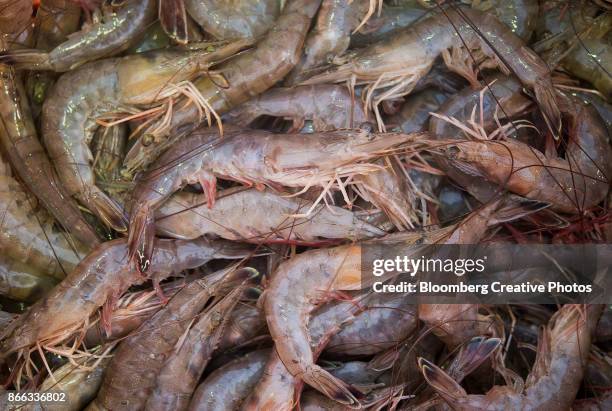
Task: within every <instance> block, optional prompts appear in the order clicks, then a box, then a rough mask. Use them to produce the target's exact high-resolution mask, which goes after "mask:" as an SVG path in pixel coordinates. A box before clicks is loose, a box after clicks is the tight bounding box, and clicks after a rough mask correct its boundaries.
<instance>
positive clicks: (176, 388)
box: [145, 286, 244, 411]
mask: <svg viewBox="0 0 612 411" xmlns="http://www.w3.org/2000/svg"><path fill="white" fill-rule="evenodd" d="M243 291H244V286H239V287H237V288H235V289H234V290H232V291H231V292H230V293H229V294H227V295H226V296H225V297H223V299H221V300H220V301H219V302H218V303H216V304H215V305H214V306H212V307H207V308H206V310H205V311H204V312H202V313H200V318H199V319H198V320H197V321H196V322H195V323H194V324H193V326H192V327H191V328H190V329H189V332H188V334H187V336H186V337H185V339H184V341H181V345H180V347H177V348H176V350H175V352H174V353H173V354H172V355H170V356H169V357H168V359H167V360H166V362H165V363H164V366H163V368H162V369H161V371H160V372H159V374H158V376H157V382H156V385H155V389H154V390H153V392H152V393H151V395H150V396H149V399H148V400H147V403H146V406H145V409H146V410H170V411H173V410H175V411H179V410H186V409H187V406H188V405H189V400H190V399H191V394H193V392H194V390H195V389H196V387H197V385H198V381H199V380H200V378H201V377H202V373H203V372H204V368H205V367H206V365H207V364H208V361H209V360H210V357H211V355H212V353H213V351H214V350H215V349H216V348H217V345H218V344H219V341H220V340H221V337H222V335H223V330H224V329H225V326H226V324H227V321H228V317H229V315H230V313H231V312H232V310H233V309H234V307H235V306H236V304H237V303H238V300H239V299H240V294H242V292H243Z"/></svg>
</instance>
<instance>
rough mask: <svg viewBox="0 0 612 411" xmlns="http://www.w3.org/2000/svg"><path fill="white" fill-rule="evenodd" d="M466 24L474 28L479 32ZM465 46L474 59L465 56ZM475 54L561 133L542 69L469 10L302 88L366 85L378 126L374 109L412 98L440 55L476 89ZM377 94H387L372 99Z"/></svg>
mask: <svg viewBox="0 0 612 411" xmlns="http://www.w3.org/2000/svg"><path fill="white" fill-rule="evenodd" d="M469 22H478V29H479V30H480V32H479V33H477V32H476V31H475V30H474V29H473V28H472V26H471V25H470V24H469ZM458 33H459V34H460V35H461V36H459V35H458ZM483 36H484V37H483ZM464 42H465V43H464ZM464 44H466V45H467V47H469V49H471V50H476V51H477V53H476V51H472V53H471V54H468V53H467V51H466V50H465V49H464V48H463V47H464V46H463V45H464ZM494 50H495V52H494ZM475 53H476V55H477V57H476V60H477V61H479V60H480V57H483V58H488V60H487V61H485V63H483V64H481V67H501V68H502V69H504V70H506V71H510V70H511V71H512V72H514V74H515V75H516V76H517V77H518V78H519V79H520V80H521V82H522V83H523V84H524V85H525V86H527V87H529V88H531V89H533V90H534V92H535V97H536V100H537V101H538V103H539V104H540V108H541V109H542V112H543V114H544V117H545V119H546V120H547V124H548V125H549V127H551V128H552V130H553V132H555V133H558V132H559V130H560V127H561V115H560V112H559V108H558V107H557V105H556V95H555V90H554V88H553V85H552V81H551V77H550V72H549V69H548V67H547V66H546V64H545V63H544V62H543V61H542V60H541V59H540V58H539V57H538V56H537V55H536V54H535V53H534V52H533V51H531V50H530V49H528V48H527V47H526V46H525V45H524V44H523V42H522V41H521V40H520V38H518V37H517V36H516V35H515V34H514V33H512V32H511V30H510V29H509V28H507V27H506V26H504V25H503V24H502V23H500V22H499V20H497V19H496V17H494V16H493V15H490V14H486V13H482V12H479V11H477V10H472V9H467V8H450V9H447V10H444V12H443V13H439V14H435V15H432V16H430V17H428V18H426V19H423V20H421V21H419V22H418V23H416V24H414V25H412V26H410V27H408V28H407V29H405V30H402V31H401V32H399V33H397V34H396V35H394V36H393V37H391V38H389V39H388V40H385V41H382V42H380V43H376V44H374V45H372V46H371V47H368V48H366V49H364V50H363V51H359V52H357V53H356V54H355V56H350V57H349V58H348V62H346V63H344V64H342V65H339V66H337V67H335V68H333V69H331V70H330V71H328V72H327V73H323V74H320V75H315V76H314V77H312V78H311V79H309V80H307V81H305V82H304V84H318V83H327V82H336V83H338V82H345V81H351V82H353V83H354V84H355V83H356V84H367V90H366V93H365V96H366V106H368V107H370V106H371V107H372V108H373V109H374V111H375V113H376V114H377V120H378V122H379V126H382V119H381V117H380V113H379V110H378V105H379V104H380V103H381V102H382V101H384V100H389V99H393V98H398V97H401V96H404V95H406V94H408V93H410V92H411V91H412V89H413V88H414V86H415V85H416V83H417V82H418V80H419V79H420V78H422V77H423V76H425V75H426V74H427V72H429V70H430V69H431V67H432V65H433V63H434V61H435V59H436V58H437V57H438V56H440V55H442V56H443V58H444V61H445V63H446V65H447V66H448V67H449V69H451V70H452V71H455V72H457V73H459V74H461V75H462V76H464V77H465V78H466V79H468V80H469V81H470V83H472V84H473V85H476V84H478V80H477V78H476V73H475V71H474V67H473V65H472V60H471V56H473V55H474V54H475ZM498 53H499V54H498ZM378 89H385V90H384V91H383V92H381V93H380V94H377V95H375V96H373V95H374V92H375V91H376V90H378Z"/></svg>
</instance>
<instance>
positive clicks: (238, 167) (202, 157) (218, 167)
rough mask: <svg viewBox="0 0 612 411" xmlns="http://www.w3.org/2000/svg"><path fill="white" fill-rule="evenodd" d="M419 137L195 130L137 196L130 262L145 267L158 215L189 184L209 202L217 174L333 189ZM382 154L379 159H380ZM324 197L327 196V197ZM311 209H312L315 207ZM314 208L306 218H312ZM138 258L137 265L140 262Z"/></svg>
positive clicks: (169, 153)
mask: <svg viewBox="0 0 612 411" xmlns="http://www.w3.org/2000/svg"><path fill="white" fill-rule="evenodd" d="M416 137H418V136H416V135H409V134H386V135H385V134H380V135H373V134H370V133H368V132H367V131H365V130H355V131H352V130H343V131H335V132H327V133H314V134H307V135H305V134H271V133H268V132H265V131H261V130H251V131H244V130H232V131H226V133H225V136H224V138H223V139H220V138H219V137H218V135H217V134H216V132H215V131H210V130H207V129H204V130H197V131H196V132H194V133H192V134H191V135H190V136H189V137H187V138H185V139H183V140H181V141H179V142H177V143H176V144H175V145H174V146H173V147H172V148H171V149H169V150H168V151H166V152H165V153H164V154H163V155H162V156H161V157H160V158H159V159H158V162H157V164H159V166H158V167H156V168H153V169H151V170H150V171H149V172H147V173H146V174H144V175H143V176H142V178H141V179H140V182H139V184H137V188H136V191H135V192H134V195H133V205H132V210H131V220H130V230H129V244H130V258H132V259H133V261H134V262H136V263H138V265H139V266H140V268H141V269H144V267H146V266H148V264H149V263H148V261H149V260H150V256H151V253H152V251H153V244H152V241H151V240H152V239H153V237H154V231H155V230H154V229H155V224H154V220H153V217H154V214H153V213H154V211H155V209H157V208H158V207H159V206H160V205H161V204H162V203H163V202H165V201H166V200H167V199H168V198H169V197H170V196H171V195H172V194H173V193H174V192H175V191H177V190H178V189H179V188H181V187H183V186H184V185H186V184H187V183H196V182H199V183H200V184H201V185H202V187H203V188H204V190H205V192H206V193H207V199H208V204H209V205H210V206H211V207H212V205H213V204H214V200H215V191H216V176H219V177H221V178H224V179H231V180H236V181H239V182H242V183H245V184H248V185H256V186H258V187H263V186H264V185H267V186H273V187H279V186H287V187H306V188H308V187H311V186H322V187H328V189H329V187H331V184H333V183H334V182H336V181H338V180H339V179H340V178H342V177H348V176H353V175H357V174H362V173H368V172H372V171H376V170H379V169H381V166H377V165H374V164H369V163H361V162H360V161H364V160H366V161H367V160H369V159H371V158H373V157H376V156H380V155H381V154H384V152H385V151H387V150H389V149H390V148H391V147H393V146H396V145H398V144H401V143H405V142H408V141H411V140H414V139H415V138H416ZM377 153H378V155H377ZM323 195H325V194H323ZM311 208H312V206H311ZM309 213H310V210H305V211H304V213H303V214H306V215H309ZM137 260H138V261H137Z"/></svg>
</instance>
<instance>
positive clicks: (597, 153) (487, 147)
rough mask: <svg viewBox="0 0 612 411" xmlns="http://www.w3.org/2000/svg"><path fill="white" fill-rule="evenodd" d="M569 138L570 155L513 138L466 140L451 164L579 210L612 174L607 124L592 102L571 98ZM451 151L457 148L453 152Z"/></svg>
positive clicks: (599, 196) (604, 188)
mask: <svg viewBox="0 0 612 411" xmlns="http://www.w3.org/2000/svg"><path fill="white" fill-rule="evenodd" d="M568 106H569V109H568V110H564V111H566V112H567V114H568V116H569V118H570V120H571V125H570V140H569V141H568V142H567V146H566V148H565V157H566V158H565V159H562V158H559V157H556V158H546V157H545V156H544V155H543V154H542V153H541V152H539V151H537V150H535V149H533V148H532V147H530V146H528V145H526V144H524V143H521V142H518V141H513V140H508V141H503V142H496V141H463V142H460V143H457V144H456V145H454V147H449V153H448V154H447V155H446V159H448V161H449V163H450V164H451V165H452V166H453V167H456V168H458V169H459V170H460V171H462V172H464V173H466V174H468V175H472V176H481V177H484V178H486V179H487V180H489V181H491V182H494V183H497V184H500V185H503V186H504V187H505V188H506V189H508V190H510V191H512V192H515V193H517V194H519V195H522V196H524V197H527V198H530V199H533V200H536V201H540V202H544V203H549V204H550V205H551V207H552V208H553V209H554V210H557V211H562V212H567V213H577V212H581V210H585V209H589V208H591V207H593V206H595V205H596V204H598V203H599V202H600V201H601V200H603V199H604V198H605V196H606V194H607V192H608V189H609V186H610V179H611V178H612V177H611V176H612V165H611V161H610V160H611V159H612V147H611V146H610V143H609V139H608V134H607V130H606V126H605V124H604V123H603V121H602V120H601V118H600V117H599V114H598V113H597V111H596V110H595V109H594V108H593V107H589V106H584V105H582V104H580V103H577V102H571V101H568ZM450 152H452V153H450Z"/></svg>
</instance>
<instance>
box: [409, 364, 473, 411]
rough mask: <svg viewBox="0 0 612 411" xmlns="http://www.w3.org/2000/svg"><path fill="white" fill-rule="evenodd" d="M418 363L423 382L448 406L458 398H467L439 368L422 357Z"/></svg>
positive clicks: (454, 382) (460, 388)
mask: <svg viewBox="0 0 612 411" xmlns="http://www.w3.org/2000/svg"><path fill="white" fill-rule="evenodd" d="M418 363H419V368H420V369H421V372H422V373H423V377H424V378H425V381H427V383H428V384H429V385H430V386H431V387H432V388H433V389H434V390H436V392H437V393H438V394H440V396H441V397H442V398H444V399H445V400H446V401H448V402H449V404H452V401H456V400H457V399H459V398H465V397H467V393H466V392H465V390H464V389H463V387H461V385H459V384H458V383H457V381H455V380H453V379H452V378H451V377H450V376H449V375H448V374H447V373H446V372H444V371H443V370H442V369H441V368H439V367H438V366H436V365H435V364H433V363H432V362H430V361H428V360H426V359H425V358H423V357H420V358H419V359H418Z"/></svg>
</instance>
